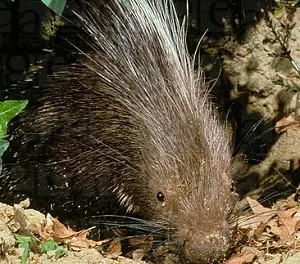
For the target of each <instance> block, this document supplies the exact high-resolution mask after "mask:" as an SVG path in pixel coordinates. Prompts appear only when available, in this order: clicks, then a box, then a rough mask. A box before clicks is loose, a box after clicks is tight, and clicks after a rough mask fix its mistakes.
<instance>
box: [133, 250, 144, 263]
mask: <svg viewBox="0 0 300 264" xmlns="http://www.w3.org/2000/svg"><path fill="white" fill-rule="evenodd" d="M144 256H145V252H144V250H143V249H136V250H134V251H133V252H132V259H133V260H136V261H140V260H142V259H143V257H144Z"/></svg>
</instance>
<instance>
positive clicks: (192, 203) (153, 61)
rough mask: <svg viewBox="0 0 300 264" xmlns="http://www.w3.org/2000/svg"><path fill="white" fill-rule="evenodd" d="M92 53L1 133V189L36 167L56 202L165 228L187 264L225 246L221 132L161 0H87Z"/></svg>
mask: <svg viewBox="0 0 300 264" xmlns="http://www.w3.org/2000/svg"><path fill="white" fill-rule="evenodd" d="M88 3H89V4H88V5H87V6H88V8H87V10H85V11H75V13H76V16H77V18H78V19H77V20H78V23H79V26H80V27H81V28H82V29H83V30H85V31H86V32H87V33H88V35H89V36H90V37H91V39H92V42H91V43H90V46H91V48H92V50H93V51H92V52H90V53H84V54H81V55H78V56H79V57H81V59H80V60H79V61H78V63H75V64H73V65H71V66H70V67H69V68H68V69H66V70H64V71H60V72H57V73H55V74H53V75H52V76H49V78H47V80H45V83H44V84H43V85H42V86H41V87H39V89H37V91H35V97H36V98H37V100H36V102H34V103H31V106H30V107H29V109H27V110H25V111H24V112H23V113H22V114H21V115H20V117H19V119H18V121H17V122H18V125H17V127H14V129H13V130H11V131H10V133H9V134H10V136H11V141H12V144H13V145H15V146H22V147H20V148H19V151H18V153H17V154H16V155H15V156H14V157H11V158H12V161H13V162H12V163H11V164H12V165H7V166H5V167H4V172H3V174H2V178H5V179H6V181H7V184H8V185H9V186H10V188H12V189H13V188H18V186H19V185H20V182H23V181H24V179H28V178H29V176H30V175H32V173H34V174H35V175H36V176H35V177H36V179H37V182H39V180H40V179H47V181H48V185H49V188H50V191H51V193H52V196H53V202H54V204H55V207H56V208H60V209H61V210H66V211H69V212H76V211H78V210H82V211H84V212H86V213H87V214H88V215H97V214H101V213H108V212H109V213H111V212H112V211H113V212H114V213H117V214H126V215H131V214H134V215H138V216H140V217H141V218H144V219H147V220H149V221H152V222H153V223H158V224H160V225H163V226H166V227H167V228H168V229H169V230H170V234H171V235H170V234H169V235H170V239H171V240H172V241H173V242H174V243H175V244H176V245H177V246H178V248H181V249H182V250H183V252H184V254H185V256H186V258H187V259H188V260H189V261H190V262H195V263H198V262H207V263H212V262H213V261H215V260H218V259H220V258H222V257H223V256H224V254H225V252H226V251H227V249H228V247H229V244H230V239H231V234H232V230H231V227H230V217H231V212H232V208H233V205H234V203H235V198H234V194H233V193H232V192H231V190H230V187H231V174H230V171H231V151H230V147H229V139H228V136H227V135H226V132H225V129H224V126H223V125H222V124H221V122H220V121H219V117H218V114H217V113H216V111H215V109H214V106H213V105H212V103H211V101H210V99H209V94H208V87H207V85H206V83H205V81H204V77H203V73H202V71H201V69H199V70H198V71H195V70H194V60H195V57H196V56H195V57H190V55H189V53H188V51H187V46H186V27H185V26H184V25H183V26H181V25H180V23H179V22H178V19H177V17H176V14H175V10H174V6H173V4H172V3H171V2H170V1H169V0H153V1H151V0H126V1H123V0H112V1H111V3H110V4H109V5H107V4H105V3H102V2H101V1H96V0H92V1H89V2H88Z"/></svg>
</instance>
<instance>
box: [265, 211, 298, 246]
mask: <svg viewBox="0 0 300 264" xmlns="http://www.w3.org/2000/svg"><path fill="white" fill-rule="evenodd" d="M296 212H297V211H296V209H289V210H287V211H278V212H277V215H278V220H277V221H276V223H277V225H273V226H270V232H271V233H273V234H275V235H276V236H278V237H279V240H278V241H277V242H276V243H274V244H276V245H277V246H278V245H284V244H285V243H286V242H288V241H293V240H294V234H295V232H296V224H297V223H298V222H299V220H300V219H299V218H295V217H293V215H294V214H295V213H296Z"/></svg>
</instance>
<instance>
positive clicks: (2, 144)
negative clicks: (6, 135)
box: [0, 138, 9, 158]
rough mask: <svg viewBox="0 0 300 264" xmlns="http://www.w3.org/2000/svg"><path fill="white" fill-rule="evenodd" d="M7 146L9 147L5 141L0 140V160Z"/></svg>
mask: <svg viewBox="0 0 300 264" xmlns="http://www.w3.org/2000/svg"><path fill="white" fill-rule="evenodd" d="M8 145H9V143H8V141H7V140H5V139H1V138H0V158H1V157H2V155H3V153H4V152H5V150H7V148H8Z"/></svg>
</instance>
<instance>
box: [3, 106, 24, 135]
mask: <svg viewBox="0 0 300 264" xmlns="http://www.w3.org/2000/svg"><path fill="white" fill-rule="evenodd" d="M27 103H28V101H27V100H23V101H4V102H0V138H3V137H4V136H5V135H6V131H7V124H8V122H9V121H10V120H11V119H12V118H13V117H15V116H16V115H18V114H19V113H20V112H21V111H22V110H23V109H24V108H25V107H26V105H27Z"/></svg>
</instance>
